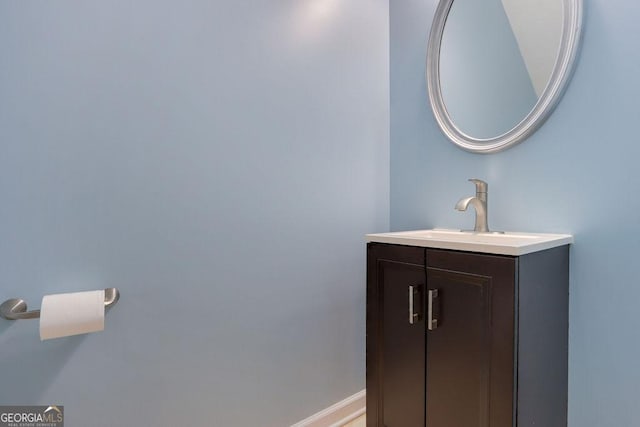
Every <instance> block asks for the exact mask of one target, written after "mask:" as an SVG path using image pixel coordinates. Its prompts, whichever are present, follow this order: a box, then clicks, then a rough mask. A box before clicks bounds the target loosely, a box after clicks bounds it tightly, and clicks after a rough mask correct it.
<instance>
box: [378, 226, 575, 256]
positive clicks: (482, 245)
mask: <svg viewBox="0 0 640 427" xmlns="http://www.w3.org/2000/svg"><path fill="white" fill-rule="evenodd" d="M367 241H368V242H379V243H394V244H398V245H408V246H422V247H426V248H439V249H453V250H459V251H469V252H484V253H490V254H500V255H514V256H517V255H524V254H528V253H531V252H538V251H542V250H545V249H550V248H555V247H556V246H562V245H567V244H570V243H573V236H572V235H570V234H542V233H511V232H506V233H474V232H472V231H460V230H447V229H433V230H416V231H399V232H395V233H377V234H367Z"/></svg>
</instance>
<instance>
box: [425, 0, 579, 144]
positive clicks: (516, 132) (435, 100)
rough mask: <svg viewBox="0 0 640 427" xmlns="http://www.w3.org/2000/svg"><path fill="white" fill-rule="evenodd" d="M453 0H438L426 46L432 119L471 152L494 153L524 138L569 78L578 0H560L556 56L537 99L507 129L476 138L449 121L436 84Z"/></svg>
mask: <svg viewBox="0 0 640 427" xmlns="http://www.w3.org/2000/svg"><path fill="white" fill-rule="evenodd" d="M454 1H455V0H440V3H439V4H438V8H437V9H436V13H435V16H434V20H433V24H432V26H431V32H430V34H429V45H428V47H427V72H426V74H427V90H428V92H429V102H430V104H431V109H432V110H433V114H434V115H435V118H436V121H437V122H438V125H439V126H440V129H442V131H443V132H444V134H445V135H446V136H447V137H448V138H449V139H450V140H451V141H452V142H453V143H454V144H456V145H457V146H459V147H460V148H462V149H464V150H467V151H471V152H474V153H485V154H488V153H495V152H498V151H501V150H504V149H506V148H509V147H511V146H513V145H515V144H517V143H519V142H522V141H523V140H525V139H526V138H527V137H528V136H530V135H531V134H532V133H534V132H535V131H536V130H537V129H538V128H539V127H540V126H541V125H542V124H543V123H544V121H545V120H546V119H547V118H548V117H549V115H550V114H551V112H552V111H553V109H554V108H555V107H556V105H557V104H558V101H559V100H560V98H561V97H562V94H563V93H564V90H565V89H566V87H567V84H568V82H569V80H570V78H571V74H572V72H573V69H574V64H575V61H576V57H577V53H578V50H579V47H580V38H581V34H582V0H562V1H563V2H564V4H563V7H564V11H565V13H564V20H563V26H562V40H561V42H560V49H559V53H558V59H557V60H556V64H555V66H554V68H553V71H552V73H551V77H550V78H549V83H547V86H546V88H545V89H544V91H543V92H542V95H541V96H540V99H538V102H537V103H536V105H535V106H534V107H533V109H532V110H531V111H530V112H529V114H528V115H527V116H526V117H525V118H524V119H523V120H522V121H521V122H520V123H518V124H517V125H516V126H515V127H514V128H513V129H511V130H510V131H508V132H506V133H504V134H502V135H499V136H496V137H494V138H487V139H480V138H474V137H473V136H470V135H467V134H465V133H464V132H462V131H460V129H458V127H457V126H456V125H455V124H454V123H453V121H452V120H451V117H450V116H449V113H448V112H447V109H446V107H445V105H444V100H443V99H442V89H441V87H440V45H441V42H442V34H443V33H444V26H445V24H446V21H447V16H448V15H449V11H450V10H451V6H452V5H453V2H454Z"/></svg>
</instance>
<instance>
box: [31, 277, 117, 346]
mask: <svg viewBox="0 0 640 427" xmlns="http://www.w3.org/2000/svg"><path fill="white" fill-rule="evenodd" d="M102 330H104V289H103V290H100V291H88V292H74V293H69V294H56V295H45V296H44V297H43V298H42V306H41V307H40V339H41V340H48V339H51V338H59V337H66V336H69V335H78V334H87V333H89V332H98V331H102Z"/></svg>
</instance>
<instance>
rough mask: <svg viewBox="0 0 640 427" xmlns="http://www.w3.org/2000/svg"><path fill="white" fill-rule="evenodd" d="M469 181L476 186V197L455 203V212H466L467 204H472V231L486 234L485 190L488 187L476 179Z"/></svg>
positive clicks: (487, 227) (487, 226)
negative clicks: (474, 222) (474, 223)
mask: <svg viewBox="0 0 640 427" xmlns="http://www.w3.org/2000/svg"><path fill="white" fill-rule="evenodd" d="M469 181H471V182H473V183H474V184H475V185H476V196H475V197H467V198H465V199H460V200H459V201H458V203H456V210H459V211H466V210H467V207H469V204H472V205H473V207H474V208H475V210H476V225H475V227H474V229H473V231H475V232H477V233H488V232H489V225H488V224H487V217H488V214H487V189H488V188H489V185H488V184H487V183H486V182H484V181H482V180H480V179H476V178H471V179H470V180H469Z"/></svg>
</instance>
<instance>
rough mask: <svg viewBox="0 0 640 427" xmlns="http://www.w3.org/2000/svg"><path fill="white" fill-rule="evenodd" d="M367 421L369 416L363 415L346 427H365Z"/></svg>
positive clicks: (345, 426)
mask: <svg viewBox="0 0 640 427" xmlns="http://www.w3.org/2000/svg"><path fill="white" fill-rule="evenodd" d="M366 420H367V416H366V415H363V416H361V417H358V418H356V419H355V420H353V421H351V422H350V423H348V424H345V425H344V427H365V424H366Z"/></svg>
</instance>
